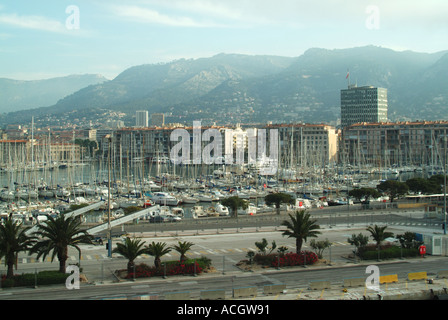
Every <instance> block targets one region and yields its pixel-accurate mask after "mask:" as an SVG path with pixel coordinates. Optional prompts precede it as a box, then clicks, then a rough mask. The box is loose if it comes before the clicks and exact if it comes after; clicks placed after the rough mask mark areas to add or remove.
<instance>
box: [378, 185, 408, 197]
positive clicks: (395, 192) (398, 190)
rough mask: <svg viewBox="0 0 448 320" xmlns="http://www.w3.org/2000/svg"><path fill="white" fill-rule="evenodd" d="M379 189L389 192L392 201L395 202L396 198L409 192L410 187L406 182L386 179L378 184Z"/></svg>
mask: <svg viewBox="0 0 448 320" xmlns="http://www.w3.org/2000/svg"><path fill="white" fill-rule="evenodd" d="M377 189H378V190H379V191H380V192H384V193H387V194H389V197H390V202H393V201H394V199H395V198H397V197H399V196H402V195H405V194H406V193H407V192H408V190H409V187H408V185H407V184H406V183H404V182H400V181H397V180H386V181H383V182H381V183H380V184H379V185H378V186H377Z"/></svg>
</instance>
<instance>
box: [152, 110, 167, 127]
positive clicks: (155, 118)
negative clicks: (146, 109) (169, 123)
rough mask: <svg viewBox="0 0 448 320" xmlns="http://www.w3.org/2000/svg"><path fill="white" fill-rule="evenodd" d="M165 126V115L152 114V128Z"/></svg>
mask: <svg viewBox="0 0 448 320" xmlns="http://www.w3.org/2000/svg"><path fill="white" fill-rule="evenodd" d="M164 125H165V115H164V114H163V113H153V114H151V126H155V127H163V126H164Z"/></svg>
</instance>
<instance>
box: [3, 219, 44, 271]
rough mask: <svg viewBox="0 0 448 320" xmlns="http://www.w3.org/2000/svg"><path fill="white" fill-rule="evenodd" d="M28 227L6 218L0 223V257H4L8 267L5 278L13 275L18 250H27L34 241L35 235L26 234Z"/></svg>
mask: <svg viewBox="0 0 448 320" xmlns="http://www.w3.org/2000/svg"><path fill="white" fill-rule="evenodd" d="M28 230H29V228H22V227H21V226H20V224H18V223H15V222H14V221H13V220H12V219H8V220H6V221H5V222H4V224H1V223H0V259H3V258H5V265H6V266H7V267H8V269H7V272H6V277H7V278H12V277H13V276H14V271H13V268H14V265H16V266H17V256H18V254H19V252H22V251H28V250H29V249H30V248H31V247H32V246H33V245H34V244H35V243H36V237H34V236H28V235H27V231H28Z"/></svg>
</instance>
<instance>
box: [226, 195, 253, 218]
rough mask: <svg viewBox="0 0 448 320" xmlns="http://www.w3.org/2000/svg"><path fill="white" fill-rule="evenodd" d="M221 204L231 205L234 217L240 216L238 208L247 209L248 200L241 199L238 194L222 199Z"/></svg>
mask: <svg viewBox="0 0 448 320" xmlns="http://www.w3.org/2000/svg"><path fill="white" fill-rule="evenodd" d="M221 204H222V205H223V206H225V207H229V208H230V209H231V210H232V215H233V217H234V218H237V217H238V208H242V209H243V210H246V209H247V206H248V203H247V201H246V200H244V199H241V198H240V197H238V196H233V197H229V198H226V199H223V200H221Z"/></svg>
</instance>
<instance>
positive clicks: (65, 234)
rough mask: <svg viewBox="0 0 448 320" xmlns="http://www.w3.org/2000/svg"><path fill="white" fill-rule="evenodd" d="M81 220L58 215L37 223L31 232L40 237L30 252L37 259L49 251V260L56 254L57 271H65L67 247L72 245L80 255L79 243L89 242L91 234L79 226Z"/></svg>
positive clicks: (91, 238)
mask: <svg viewBox="0 0 448 320" xmlns="http://www.w3.org/2000/svg"><path fill="white" fill-rule="evenodd" d="M80 225H81V220H80V219H78V218H76V217H67V216H65V215H62V214H60V215H58V216H57V217H56V218H53V217H51V216H49V217H48V220H47V221H45V223H43V224H39V225H38V227H37V231H36V232H35V233H34V234H33V235H34V236H36V237H40V238H41V240H40V241H38V242H37V243H36V244H35V245H34V246H33V247H32V248H31V250H30V253H37V259H39V258H40V257H41V256H43V258H44V259H45V257H46V256H47V255H49V254H50V253H51V252H52V254H51V261H52V262H53V260H54V258H55V257H56V256H57V258H58V260H59V272H62V273H65V265H66V262H67V259H68V247H69V246H71V247H74V248H75V249H76V250H78V253H79V256H81V249H80V248H79V246H78V245H79V244H82V243H85V244H91V243H92V240H93V236H91V235H89V234H88V233H87V231H86V230H81V228H80Z"/></svg>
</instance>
